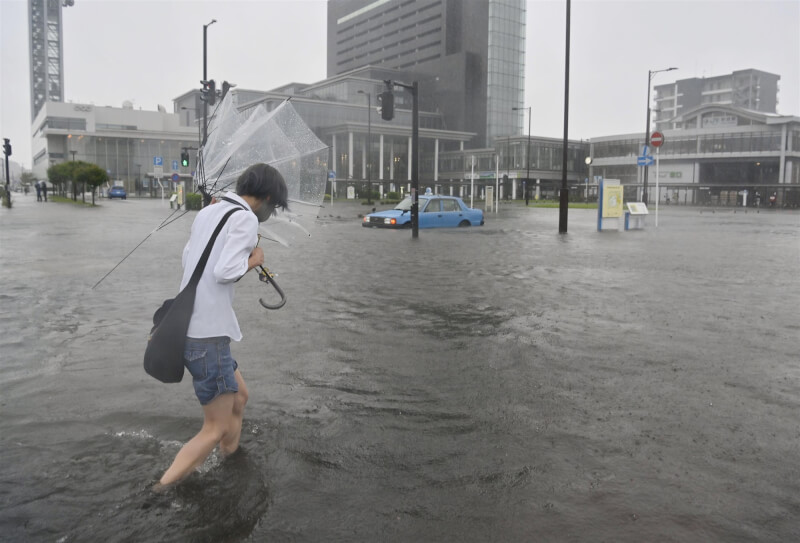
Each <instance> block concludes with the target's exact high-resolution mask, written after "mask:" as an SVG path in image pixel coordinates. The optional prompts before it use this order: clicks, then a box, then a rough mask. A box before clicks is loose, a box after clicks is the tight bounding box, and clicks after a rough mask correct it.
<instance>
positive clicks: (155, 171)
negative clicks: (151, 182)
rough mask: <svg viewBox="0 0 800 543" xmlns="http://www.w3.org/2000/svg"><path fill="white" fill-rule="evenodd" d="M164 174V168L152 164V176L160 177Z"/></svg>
mask: <svg viewBox="0 0 800 543" xmlns="http://www.w3.org/2000/svg"><path fill="white" fill-rule="evenodd" d="M163 175H164V168H163V167H162V166H153V177H157V178H159V179H161V177H162V176H163Z"/></svg>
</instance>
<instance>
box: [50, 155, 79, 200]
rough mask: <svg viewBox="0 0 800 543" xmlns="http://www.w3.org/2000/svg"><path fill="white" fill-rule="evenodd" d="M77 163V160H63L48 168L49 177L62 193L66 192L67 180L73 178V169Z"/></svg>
mask: <svg viewBox="0 0 800 543" xmlns="http://www.w3.org/2000/svg"><path fill="white" fill-rule="evenodd" d="M75 164H76V163H75V162H61V163H59V164H53V165H52V166H50V167H49V168H47V179H49V180H50V182H51V183H52V184H53V185H55V186H56V187H57V188H58V189H59V192H61V194H64V189H65V187H66V184H67V181H71V180H72V171H73V169H74V168H75Z"/></svg>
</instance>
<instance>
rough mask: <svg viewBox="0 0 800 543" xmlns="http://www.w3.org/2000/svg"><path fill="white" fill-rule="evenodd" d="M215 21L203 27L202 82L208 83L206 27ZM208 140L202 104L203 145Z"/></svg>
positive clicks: (205, 113) (206, 121)
mask: <svg viewBox="0 0 800 543" xmlns="http://www.w3.org/2000/svg"><path fill="white" fill-rule="evenodd" d="M216 22H217V20H216V19H211V22H210V23H208V24H207V25H203V81H208V69H207V65H208V61H207V49H208V38H207V33H208V32H207V30H208V27H209V26H211V25H213V24H214V23H216ZM207 138H208V102H203V143H205V141H206V139H207Z"/></svg>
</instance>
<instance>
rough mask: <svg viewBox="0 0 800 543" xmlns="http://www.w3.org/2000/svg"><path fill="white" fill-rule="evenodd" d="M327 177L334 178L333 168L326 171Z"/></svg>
mask: <svg viewBox="0 0 800 543" xmlns="http://www.w3.org/2000/svg"><path fill="white" fill-rule="evenodd" d="M328 179H336V172H335V171H333V170H329V171H328Z"/></svg>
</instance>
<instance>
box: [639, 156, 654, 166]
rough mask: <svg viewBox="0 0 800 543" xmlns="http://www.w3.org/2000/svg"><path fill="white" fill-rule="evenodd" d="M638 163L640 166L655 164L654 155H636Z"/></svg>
mask: <svg viewBox="0 0 800 543" xmlns="http://www.w3.org/2000/svg"><path fill="white" fill-rule="evenodd" d="M636 164H637V165H638V166H652V165H653V155H645V156H637V157H636Z"/></svg>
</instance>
